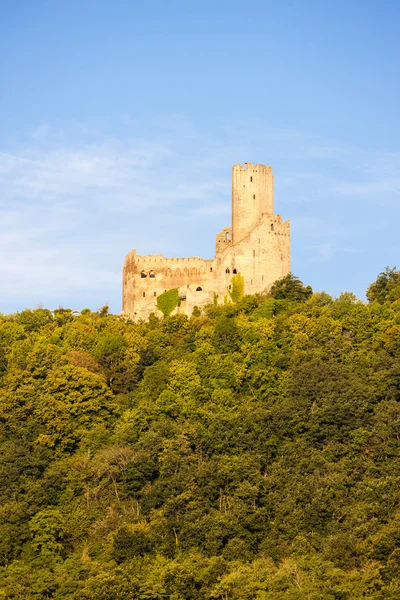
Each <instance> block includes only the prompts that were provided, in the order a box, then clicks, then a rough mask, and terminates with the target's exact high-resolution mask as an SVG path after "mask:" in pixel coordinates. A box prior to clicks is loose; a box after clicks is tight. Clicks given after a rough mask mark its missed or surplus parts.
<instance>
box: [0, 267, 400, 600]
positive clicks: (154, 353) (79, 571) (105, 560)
mask: <svg viewBox="0 0 400 600" xmlns="http://www.w3.org/2000/svg"><path fill="white" fill-rule="evenodd" d="M385 273H386V275H385V277H386V279H388V281H387V286H386V288H390V289H386V288H385V286H384V285H383V283H382V281H381V282H380V283H379V285H378V286H375V288H373V287H372V286H371V287H370V289H371V288H372V289H373V290H374V291H373V294H375V296H371V297H370V298H369V299H370V303H369V304H365V303H363V302H360V301H359V300H357V298H356V297H355V296H354V295H352V294H351V293H344V294H342V295H341V296H340V297H339V298H337V299H333V298H331V297H330V296H328V295H327V294H325V293H319V294H313V295H310V293H309V288H307V287H304V286H303V284H301V282H299V280H298V279H297V278H294V277H293V276H291V278H290V279H287V281H286V285H282V284H279V282H278V283H277V284H276V287H275V291H274V295H271V296H269V297H267V298H265V297H261V296H245V297H244V298H242V299H237V301H235V302H229V303H227V304H226V305H223V306H216V305H215V304H213V303H212V304H210V305H209V306H208V307H206V308H205V309H204V310H203V311H202V313H201V314H198V312H197V311H196V314H194V315H193V316H191V317H190V318H187V317H186V316H184V315H179V314H177V315H171V316H166V317H165V318H164V319H158V318H157V317H154V316H153V317H152V318H151V319H150V320H149V322H147V323H139V324H135V323H132V322H130V321H125V320H122V319H120V318H118V317H117V316H113V315H111V314H109V313H108V311H106V310H103V309H100V311H99V312H97V313H95V312H90V311H82V313H81V314H80V315H79V316H74V314H73V313H72V311H69V310H68V309H59V310H57V311H54V312H53V313H52V312H50V311H46V310H45V309H42V308H41V309H37V310H32V311H31V310H26V311H22V312H21V313H17V314H15V315H8V316H4V315H1V316H0V456H1V459H0V460H1V464H0V476H1V478H0V599H15V600H17V599H18V600H20V599H24V600H25V599H26V600H33V599H35V600H39V599H42V598H50V599H54V600H62V599H64V598H65V599H67V598H68V599H72V600H112V599H115V600H117V599H118V600H125V599H127V600H128V599H129V600H130V599H135V600H136V599H138V600H145V599H146V600H150V599H152V600H153V599H155V600H164V599H165V600H167V599H169V598H171V599H174V600H179V599H181V600H183V599H185V600H186V599H187V600H225V599H229V600H248V599H254V600H264V599H268V600H269V599H271V600H281V599H282V600H283V599H286V598H287V599H289V600H290V599H296V600H297V599H299V600H302V599H304V600H306V599H309V598H315V599H324V600H325V599H327V600H330V599H332V600H353V599H355V600H357V599H361V598H371V599H372V600H386V599H389V600H390V599H393V600H395V599H397V598H398V597H399V595H400V536H399V531H400V491H399V490H400V485H399V483H400V478H399V467H400V464H399V458H398V457H399V443H400V392H399V389H400V325H399V323H400V303H399V302H398V300H397V296H396V294H392V291H393V290H394V289H395V288H396V286H395V285H394V286H393V287H390V286H391V285H392V284H391V283H390V281H392V280H393V279H396V277H395V273H392V274H390V273H387V272H385ZM378 280H379V277H378ZM382 290H383V291H382ZM385 290H386V291H385Z"/></svg>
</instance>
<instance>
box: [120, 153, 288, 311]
mask: <svg viewBox="0 0 400 600" xmlns="http://www.w3.org/2000/svg"><path fill="white" fill-rule="evenodd" d="M289 271H290V223H289V221H286V222H283V221H282V217H280V216H279V215H276V214H275V213H274V179H273V175H272V168H271V167H268V166H266V165H259V164H257V165H253V164H252V163H244V164H243V165H234V166H233V167H232V226H231V227H226V228H225V229H223V230H222V231H221V232H220V233H218V234H217V236H216V254H215V258H213V259H209V260H205V259H203V258H199V257H190V258H166V257H164V256H163V255H162V254H157V255H154V254H150V255H147V256H139V255H137V254H136V250H132V251H131V252H129V254H128V255H127V256H126V258H125V263H124V268H123V283H122V286H123V291H122V297H123V308H122V310H123V313H124V314H126V315H127V316H129V317H131V318H132V319H134V320H140V319H146V318H148V317H149V315H150V314H151V313H156V314H158V309H157V297H158V296H159V295H160V294H162V293H163V292H165V291H167V290H170V289H173V288H177V289H178V291H179V298H180V301H181V303H180V306H179V307H178V308H177V309H176V311H177V312H181V313H184V314H187V315H191V314H192V311H193V308H194V307H195V306H198V307H202V306H205V305H206V304H211V303H213V302H217V303H219V304H222V303H224V302H226V301H229V298H230V296H229V292H230V291H231V289H232V277H233V276H234V275H236V274H241V275H242V276H243V278H244V285H245V293H246V294H256V293H261V292H264V291H267V290H268V289H269V288H270V287H271V285H272V284H273V282H274V281H276V280H277V279H279V278H281V277H284V276H285V275H287V274H288V273H289Z"/></svg>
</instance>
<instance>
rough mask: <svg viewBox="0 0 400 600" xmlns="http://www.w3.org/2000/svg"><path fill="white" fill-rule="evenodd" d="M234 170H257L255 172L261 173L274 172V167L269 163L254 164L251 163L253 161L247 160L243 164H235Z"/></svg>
mask: <svg viewBox="0 0 400 600" xmlns="http://www.w3.org/2000/svg"><path fill="white" fill-rule="evenodd" d="M232 171H255V172H259V173H271V174H272V167H269V166H268V165H261V164H259V163H257V164H256V165H253V163H251V162H245V163H243V164H240V163H239V164H237V165H233V167H232Z"/></svg>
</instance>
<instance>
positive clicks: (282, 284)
mask: <svg viewBox="0 0 400 600" xmlns="http://www.w3.org/2000/svg"><path fill="white" fill-rule="evenodd" d="M312 293H313V291H312V287H311V286H310V285H307V286H304V285H303V282H302V281H300V279H299V278H298V277H296V275H293V273H289V274H288V275H285V277H282V278H281V279H278V280H277V281H275V283H274V284H273V286H272V287H271V290H270V296H271V297H272V298H275V299H276V300H293V301H294V302H304V301H305V300H307V298H309V297H310V296H312Z"/></svg>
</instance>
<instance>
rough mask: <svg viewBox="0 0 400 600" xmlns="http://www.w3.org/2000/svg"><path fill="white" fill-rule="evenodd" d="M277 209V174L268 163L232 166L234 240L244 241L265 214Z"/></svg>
mask: <svg viewBox="0 0 400 600" xmlns="http://www.w3.org/2000/svg"><path fill="white" fill-rule="evenodd" d="M273 212H274V177H273V175H272V168H271V167H267V166H266V165H253V164H252V163H244V165H233V167H232V242H233V243H234V244H236V243H237V242H240V240H242V239H243V238H244V237H245V236H246V235H247V234H248V233H249V232H250V231H251V230H252V229H253V227H254V226H255V225H256V223H257V221H258V220H259V219H260V218H261V217H262V215H263V214H273Z"/></svg>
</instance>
